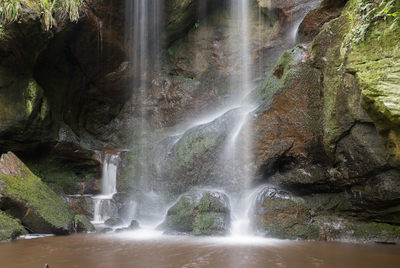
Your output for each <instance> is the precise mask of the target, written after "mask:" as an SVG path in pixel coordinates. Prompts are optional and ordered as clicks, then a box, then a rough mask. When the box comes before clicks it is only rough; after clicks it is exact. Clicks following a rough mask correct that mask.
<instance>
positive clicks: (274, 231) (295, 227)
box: [250, 186, 319, 239]
mask: <svg viewBox="0 0 400 268" xmlns="http://www.w3.org/2000/svg"><path fill="white" fill-rule="evenodd" d="M254 202H255V204H254V207H253V209H252V210H251V212H250V214H251V216H250V218H251V219H252V223H253V225H254V227H255V228H256V230H257V231H259V232H262V233H264V235H265V236H267V237H277V238H282V239H299V238H301V239H317V238H318V237H319V226H318V225H315V224H313V223H312V219H311V212H310V209H309V208H308V206H307V204H306V203H305V201H304V200H303V199H301V198H299V197H295V196H293V195H292V194H291V193H290V192H288V191H284V190H282V189H279V188H276V187H274V186H265V187H263V188H262V189H261V190H260V191H259V193H258V194H257V196H256V199H255V201H254Z"/></svg>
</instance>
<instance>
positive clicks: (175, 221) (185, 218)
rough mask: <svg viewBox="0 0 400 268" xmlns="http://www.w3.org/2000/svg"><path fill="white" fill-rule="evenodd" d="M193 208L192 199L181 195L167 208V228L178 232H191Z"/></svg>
mask: <svg viewBox="0 0 400 268" xmlns="http://www.w3.org/2000/svg"><path fill="white" fill-rule="evenodd" d="M192 198H193V197H192ZM194 208H195V206H194V200H191V197H187V196H182V197H181V198H180V199H179V201H178V202H177V203H176V204H175V205H174V206H173V207H172V208H170V209H169V210H168V216H167V221H166V226H167V228H170V229H172V230H176V231H178V232H191V231H192V230H193V213H194Z"/></svg>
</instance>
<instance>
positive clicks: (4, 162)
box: [0, 152, 74, 234]
mask: <svg viewBox="0 0 400 268" xmlns="http://www.w3.org/2000/svg"><path fill="white" fill-rule="evenodd" d="M0 208H1V209H2V210H5V211H7V213H9V214H10V215H12V216H14V217H16V218H19V219H20V220H21V222H22V224H23V225H24V226H26V227H27V228H28V229H29V230H30V231H31V232H35V233H54V234H68V233H69V232H70V231H71V230H72V220H73V217H74V214H73V213H72V211H71V210H70V209H69V208H68V205H67V204H66V203H65V202H64V201H63V200H62V199H61V198H60V197H59V196H57V194H56V193H54V192H53V191H52V190H51V189H50V188H49V187H48V186H46V185H45V184H44V183H43V182H42V181H41V180H40V179H39V178H38V177H36V176H35V175H34V174H33V173H32V172H31V171H30V170H29V169H28V168H27V167H26V166H25V165H24V164H23V163H22V162H21V160H19V159H18V158H17V157H16V156H15V155H14V154H13V153H11V152H9V153H8V154H3V155H2V156H1V158H0Z"/></svg>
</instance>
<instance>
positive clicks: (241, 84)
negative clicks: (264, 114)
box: [222, 0, 256, 236]
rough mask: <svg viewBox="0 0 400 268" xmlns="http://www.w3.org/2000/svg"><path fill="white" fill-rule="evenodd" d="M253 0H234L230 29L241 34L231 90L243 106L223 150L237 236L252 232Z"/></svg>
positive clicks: (234, 43)
mask: <svg viewBox="0 0 400 268" xmlns="http://www.w3.org/2000/svg"><path fill="white" fill-rule="evenodd" d="M250 2H251V1H249V0H231V7H230V10H231V16H232V20H231V21H232V23H231V26H230V28H231V31H232V32H233V33H237V34H238V35H239V38H238V39H237V41H236V42H231V44H233V46H232V47H231V50H232V52H235V51H238V55H239V61H238V62H236V65H237V66H238V68H239V70H238V73H239V75H237V76H236V77H233V78H231V81H230V87H231V91H232V92H234V97H233V99H232V102H233V103H236V105H237V106H239V107H241V108H242V109H241V110H240V111H241V113H240V115H239V116H238V118H237V121H236V126H235V127H234V128H233V131H232V133H230V135H229V136H228V140H227V141H226V144H225V149H224V151H223V152H222V153H223V154H222V158H223V162H222V163H223V165H224V166H225V168H227V171H226V174H227V175H228V176H229V177H230V179H231V180H232V178H234V181H235V182H234V183H235V184H236V185H235V187H234V189H235V190H234V191H233V193H232V194H231V201H232V216H233V222H232V228H231V234H232V235H233V236H236V235H247V234H248V233H249V232H250V228H249V219H248V217H247V211H248V207H249V206H248V204H249V202H248V200H249V197H248V191H249V190H250V187H251V185H250V184H251V179H252V173H251V170H250V156H251V151H250V148H251V133H250V126H249V120H248V116H249V114H250V113H251V112H252V111H253V110H254V109H255V108H256V105H255V103H253V102H252V101H251V98H249V97H248V95H249V94H250V93H251V92H252V90H253V88H254V87H253V82H252V77H253V72H252V62H251V43H250V35H251V30H252V29H251V25H250V23H251V22H250V16H251V14H250V8H251V6H250V5H251V3H250ZM233 36H235V35H233ZM233 64H235V63H232V65H233ZM227 179H228V178H227Z"/></svg>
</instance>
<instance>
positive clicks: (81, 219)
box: [74, 215, 95, 233]
mask: <svg viewBox="0 0 400 268" xmlns="http://www.w3.org/2000/svg"><path fill="white" fill-rule="evenodd" d="M74 225H75V230H76V231H77V232H79V233H81V232H85V233H87V232H94V231H95V228H94V226H93V224H92V223H91V222H90V221H89V219H88V218H87V217H86V216H85V215H75V217H74Z"/></svg>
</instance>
